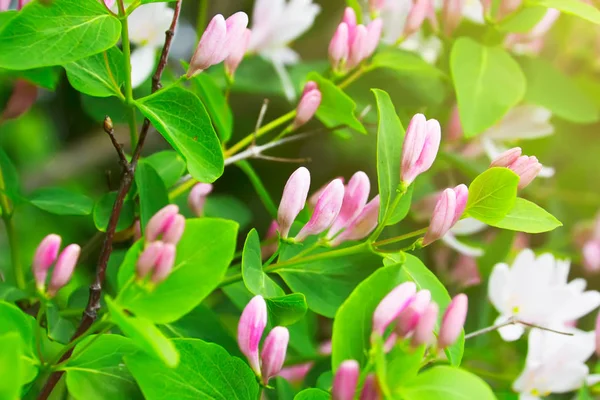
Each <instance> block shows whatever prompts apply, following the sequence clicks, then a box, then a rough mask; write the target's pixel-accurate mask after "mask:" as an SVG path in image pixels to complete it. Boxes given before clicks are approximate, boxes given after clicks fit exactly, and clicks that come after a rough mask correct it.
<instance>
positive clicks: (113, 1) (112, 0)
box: [104, 0, 116, 8]
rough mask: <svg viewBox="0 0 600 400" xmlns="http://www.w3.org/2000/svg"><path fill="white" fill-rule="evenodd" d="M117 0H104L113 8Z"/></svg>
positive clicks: (108, 6)
mask: <svg viewBox="0 0 600 400" xmlns="http://www.w3.org/2000/svg"><path fill="white" fill-rule="evenodd" d="M115 2H116V0H104V4H106V7H107V8H112V7H113V6H114V5H115Z"/></svg>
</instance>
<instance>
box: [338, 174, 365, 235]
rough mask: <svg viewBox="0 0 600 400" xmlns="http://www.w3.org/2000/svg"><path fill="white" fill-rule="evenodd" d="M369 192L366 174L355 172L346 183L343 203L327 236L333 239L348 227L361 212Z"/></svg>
mask: <svg viewBox="0 0 600 400" xmlns="http://www.w3.org/2000/svg"><path fill="white" fill-rule="evenodd" d="M370 190H371V182H370V180H369V177H368V176H367V174H365V173H364V172H362V171H358V172H356V173H355V174H354V175H352V178H350V180H349V181H348V184H347V185H346V187H345V190H344V201H343V202H342V208H341V209H340V213H339V214H338V216H337V218H336V219H335V222H334V223H333V225H331V228H330V229H329V233H328V234H327V237H328V238H333V237H334V236H335V235H336V234H337V233H338V232H339V231H341V230H342V229H344V228H346V227H348V226H349V225H350V224H351V223H352V222H353V221H354V220H355V219H356V218H357V217H358V216H359V215H360V213H361V212H362V210H363V209H364V207H365V205H366V204H367V200H368V198H369V192H370Z"/></svg>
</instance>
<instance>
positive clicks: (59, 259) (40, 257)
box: [33, 234, 81, 297]
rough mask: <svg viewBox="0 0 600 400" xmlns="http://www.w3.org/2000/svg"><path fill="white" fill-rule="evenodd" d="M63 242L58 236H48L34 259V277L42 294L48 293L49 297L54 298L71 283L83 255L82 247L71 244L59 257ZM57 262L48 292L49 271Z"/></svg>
mask: <svg viewBox="0 0 600 400" xmlns="http://www.w3.org/2000/svg"><path fill="white" fill-rule="evenodd" d="M61 241H62V239H61V237H60V236H58V235H55V234H50V235H48V236H46V237H45V238H44V239H43V240H42V241H41V242H40V244H39V245H38V247H37V249H36V251H35V256H34V258H33V276H34V278H35V284H36V287H37V289H38V291H39V292H40V293H46V294H47V295H48V297H54V295H56V292H58V291H59V290H60V289H61V288H62V287H63V286H65V285H66V284H67V283H69V280H70V279H71V276H72V275H73V271H74V270H75V266H76V265H77V260H78V259H79V254H80V253H81V247H79V246H78V245H76V244H70V245H68V246H67V247H65V248H64V250H63V251H62V252H61V253H60V255H59V254H58V251H59V250H60V244H61ZM55 262H56V264H55V265H54V271H53V272H52V277H51V278H50V285H49V286H48V291H47V292H46V290H45V289H46V278H47V277H48V271H49V270H50V267H51V266H52V264H54V263H55Z"/></svg>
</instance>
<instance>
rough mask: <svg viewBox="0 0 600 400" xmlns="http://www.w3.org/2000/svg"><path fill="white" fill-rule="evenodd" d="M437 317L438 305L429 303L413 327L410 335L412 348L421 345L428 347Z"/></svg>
mask: <svg viewBox="0 0 600 400" xmlns="http://www.w3.org/2000/svg"><path fill="white" fill-rule="evenodd" d="M437 316H438V305H437V304H436V303H433V302H432V303H429V305H428V306H427V308H426V309H425V311H424V312H423V314H422V315H421V318H419V322H418V323H417V326H416V327H415V330H414V332H413V335H412V339H411V345H412V346H413V347H419V346H421V345H429V344H431V342H432V340H433V329H434V328H435V323H436V322H437Z"/></svg>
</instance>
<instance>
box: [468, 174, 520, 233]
mask: <svg viewBox="0 0 600 400" xmlns="http://www.w3.org/2000/svg"><path fill="white" fill-rule="evenodd" d="M518 184H519V176H518V175H517V174H515V173H514V172H512V171H511V170H510V169H508V168H499V167H494V168H490V169H487V170H486V171H484V172H483V173H482V174H480V175H479V176H478V177H477V178H475V179H474V180H473V182H471V185H470V186H469V200H468V201H467V207H466V209H465V215H469V216H471V217H473V218H476V219H478V220H480V221H481V222H485V223H486V224H493V223H496V222H498V221H500V220H502V219H503V218H504V217H505V216H506V215H507V214H508V213H509V211H510V210H511V209H512V208H513V207H514V205H515V201H516V198H517V185H518Z"/></svg>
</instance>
